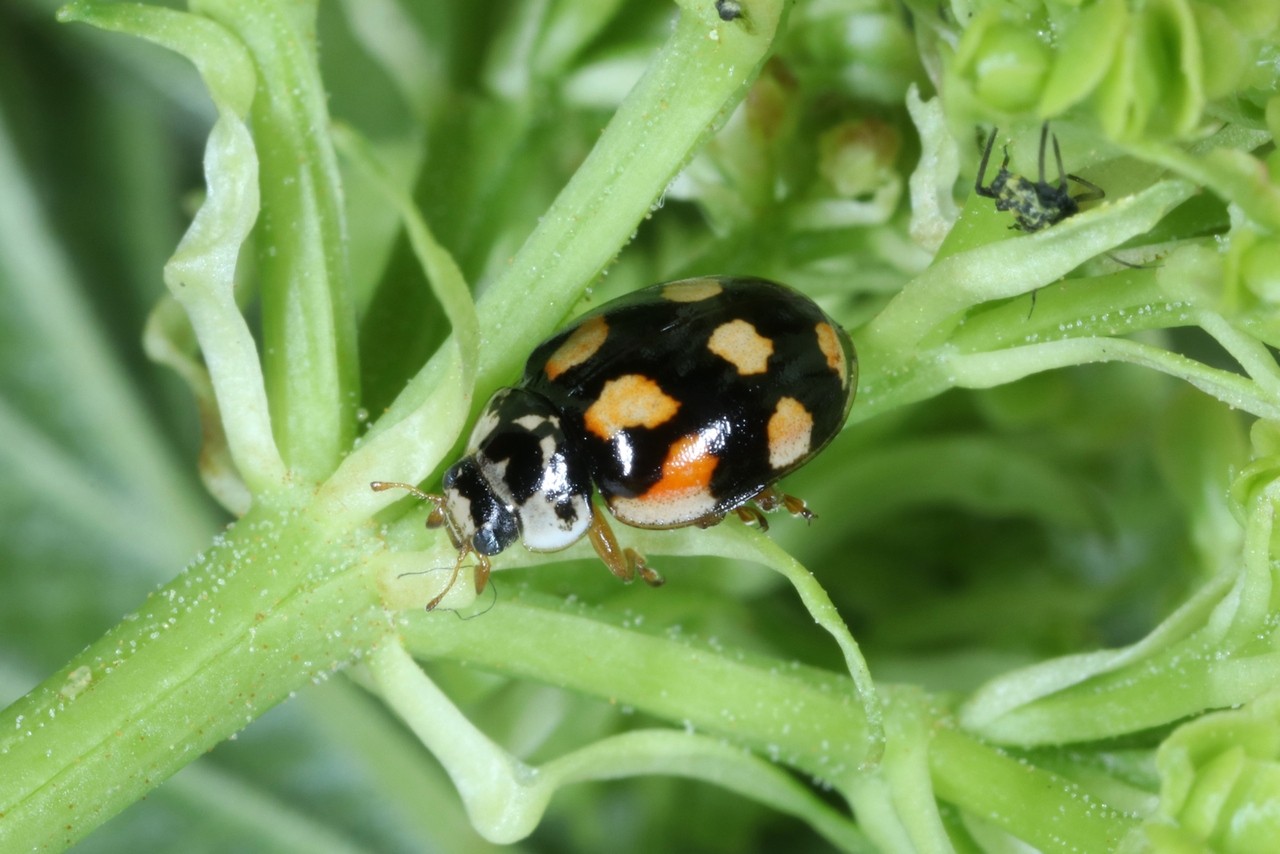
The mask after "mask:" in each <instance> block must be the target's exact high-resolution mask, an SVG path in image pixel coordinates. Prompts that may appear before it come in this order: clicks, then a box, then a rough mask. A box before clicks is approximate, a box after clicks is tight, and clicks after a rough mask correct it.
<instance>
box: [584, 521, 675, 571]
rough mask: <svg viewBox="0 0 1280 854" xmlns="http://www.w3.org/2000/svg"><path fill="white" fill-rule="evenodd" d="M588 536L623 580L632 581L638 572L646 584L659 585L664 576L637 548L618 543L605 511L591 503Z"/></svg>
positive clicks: (606, 563)
mask: <svg viewBox="0 0 1280 854" xmlns="http://www.w3.org/2000/svg"><path fill="white" fill-rule="evenodd" d="M587 537H588V538H589V539H590V540H591V545H592V547H593V548H594V549H595V550H596V554H597V555H599V556H600V560H602V561H604V565H605V566H607V567H609V571H610V572H612V573H613V574H614V575H616V576H617V577H618V578H620V579H622V580H623V581H630V580H631V579H633V578H635V577H636V575H637V574H638V575H639V576H640V577H641V578H642V579H643V580H644V583H645V584H648V585H649V586H650V587H658V586H660V585H661V584H662V583H663V578H662V576H661V575H659V574H658V571H657V570H655V569H654V568H653V567H651V566H649V565H648V564H647V563H645V562H644V558H643V557H641V555H640V553H639V552H637V551H636V550H635V549H631V548H627V549H624V548H622V547H621V546H619V545H618V538H617V537H615V536H614V535H613V528H611V527H609V521H608V520H607V519H605V517H604V513H603V512H602V511H601V510H600V508H599V507H597V506H596V505H595V504H592V505H591V526H590V527H589V528H587Z"/></svg>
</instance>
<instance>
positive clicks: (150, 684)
mask: <svg viewBox="0 0 1280 854" xmlns="http://www.w3.org/2000/svg"><path fill="white" fill-rule="evenodd" d="M376 545H377V541H376V540H375V539H373V538H372V537H370V536H367V535H356V536H347V537H338V536H337V534H336V532H335V531H333V530H332V529H329V528H326V527H325V526H323V525H318V524H316V523H315V522H314V520H311V519H308V518H307V517H306V516H304V515H301V514H299V513H297V512H296V511H295V510H294V509H293V508H290V507H286V508H278V509H272V508H267V507H265V506H263V505H259V506H256V507H255V508H254V509H253V510H251V511H250V512H249V514H248V515H246V516H245V517H244V518H243V519H242V520H241V521H240V522H238V523H237V524H236V525H235V526H234V527H233V528H232V529H230V530H229V531H228V532H227V533H226V534H225V536H223V537H222V538H220V540H219V541H218V543H217V544H216V545H215V546H214V547H213V548H212V549H210V550H209V551H208V552H207V553H206V554H204V555H203V556H202V557H201V558H200V559H198V560H197V561H196V562H195V563H194V564H193V565H192V566H191V567H189V568H188V569H187V571H186V572H184V573H183V574H182V575H180V576H178V577H177V578H176V579H175V580H174V581H173V582H171V583H170V584H168V585H167V586H166V587H164V588H162V589H161V590H159V591H157V592H156V593H155V594H154V595H152V596H151V597H150V598H149V599H148V600H147V601H146V602H145V603H144V604H143V607H142V608H141V609H140V610H139V611H138V612H137V613H136V614H134V615H132V616H130V617H128V618H126V619H125V620H124V621H123V622H121V623H120V624H119V625H118V626H116V628H115V629H113V630H112V631H111V632H109V633H108V634H107V635H106V636H104V637H103V638H102V639H101V640H99V641H98V642H96V643H95V644H93V645H92V646H90V647H89V648H88V649H86V650H85V651H84V652H83V653H81V654H80V655H78V656H76V657H75V658H74V659H72V660H71V661H70V662H69V663H68V664H67V665H66V666H65V667H64V668H63V669H62V670H61V671H59V672H58V673H56V674H54V675H53V676H52V677H50V678H49V679H47V680H46V681H45V682H44V683H43V684H41V685H40V686H39V687H37V688H36V689H35V690H33V691H32V692H31V693H30V694H28V695H27V696H26V697H24V698H23V699H21V700H19V701H18V702H16V703H14V704H13V705H12V706H10V707H9V708H8V709H6V710H4V712H3V713H0V732H2V733H3V736H0V759H2V761H3V764H4V769H5V772H4V774H3V775H0V850H5V851H18V850H22V851H27V850H34V849H37V848H43V847H49V848H55V849H58V848H62V847H65V846H67V845H70V844H72V843H73V842H75V841H76V840H77V839H80V838H81V837H83V836H84V835H85V834H86V833H88V832H89V831H90V830H92V829H93V828H94V827H96V826H97V825H98V824H100V823H101V822H103V821H105V820H106V819H107V818H109V817H111V816H112V815H114V814H115V813H117V812H119V811H120V810H122V809H123V808H125V807H126V806H128V805H129V804H131V803H133V802H134V801H136V800H138V799H139V798H141V797H142V796H143V795H145V794H146V793H147V792H148V791H150V790H151V789H152V788H153V787H155V786H156V785H158V784H159V783H161V782H162V781H163V780H164V779H165V778H167V777H168V776H169V775H170V774H172V773H173V772H175V771H176V770H178V769H179V768H181V767H182V766H183V765H185V764H187V763H188V762H190V761H192V760H193V759H195V758H196V757H198V756H200V755H202V754H204V753H205V752H207V751H208V750H210V749H211V748H212V747H213V746H214V745H216V744H217V743H218V742H220V741H222V740H223V739H225V738H227V737H229V736H230V735H232V734H233V733H235V732H236V731H237V730H239V729H240V728H242V727H244V726H245V725H247V724H248V723H250V722H251V721H253V720H254V719H255V718H256V717H258V716H259V715H260V714H262V713H263V712H264V711H266V710H267V709H268V708H270V707H271V706H273V705H275V704H276V703H278V702H280V701H281V700H283V699H284V698H285V697H287V696H288V695H289V693H290V692H292V691H294V690H296V689H297V688H298V687H299V686H300V685H302V684H304V683H305V682H306V681H308V680H311V679H317V678H323V677H324V676H325V675H327V674H329V673H331V672H333V671H334V670H336V669H337V668H339V667H341V666H343V665H345V664H346V663H347V662H348V661H350V660H351V659H352V658H353V657H355V656H357V655H359V651H360V650H364V649H368V648H369V647H370V646H371V645H373V644H374V643H376V642H377V640H378V639H379V638H380V637H382V636H383V635H384V634H385V633H386V632H388V631H390V621H389V620H388V617H387V615H386V613H385V612H384V611H383V610H382V609H381V607H380V605H379V602H378V598H377V594H376V589H375V587H374V585H373V584H371V583H370V582H369V580H368V578H369V573H367V572H364V571H363V567H364V559H365V558H366V557H367V556H368V554H369V553H370V552H371V551H372V549H373V548H374V547H375V546H376Z"/></svg>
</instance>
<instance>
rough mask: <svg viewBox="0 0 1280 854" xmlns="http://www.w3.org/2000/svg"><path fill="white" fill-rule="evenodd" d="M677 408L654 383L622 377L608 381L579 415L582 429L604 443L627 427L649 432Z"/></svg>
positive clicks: (634, 375) (640, 378)
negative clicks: (598, 394)
mask: <svg viewBox="0 0 1280 854" xmlns="http://www.w3.org/2000/svg"><path fill="white" fill-rule="evenodd" d="M679 408H680V401H678V400H676V399H675V398H673V397H669V396H668V395H667V394H666V393H665V392H664V391H663V390H662V389H661V388H660V387H659V386H658V384H657V383H656V382H654V381H653V380H651V379H649V378H648V377H646V376H643V375H641V374H626V375H624V376H621V377H618V378H617V379H616V380H609V382H607V383H605V384H604V388H603V389H601V390H600V397H598V398H596V402H595V403H593V404H591V406H590V407H588V408H587V411H586V413H585V414H584V415H583V423H584V425H585V426H586V428H587V429H588V430H589V431H591V432H592V433H594V434H595V435H597V436H599V437H600V438H601V439H604V440H605V441H606V442H607V441H609V440H610V439H612V438H613V437H614V436H615V435H617V434H618V433H620V432H621V431H623V430H626V429H627V428H628V427H647V428H648V429H650V430H652V429H653V428H654V427H657V426H659V425H661V424H665V423H666V422H667V421H669V420H670V419H671V417H672V416H673V415H675V414H676V410H677V409H679Z"/></svg>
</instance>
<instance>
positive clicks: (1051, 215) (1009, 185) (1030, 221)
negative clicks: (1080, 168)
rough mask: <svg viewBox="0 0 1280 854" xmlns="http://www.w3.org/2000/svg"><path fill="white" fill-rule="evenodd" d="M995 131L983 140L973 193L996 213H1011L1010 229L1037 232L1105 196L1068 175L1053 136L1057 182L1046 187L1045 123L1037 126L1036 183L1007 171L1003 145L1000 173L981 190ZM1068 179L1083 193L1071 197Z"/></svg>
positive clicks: (1046, 141) (1047, 145)
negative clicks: (987, 201) (988, 202)
mask: <svg viewBox="0 0 1280 854" xmlns="http://www.w3.org/2000/svg"><path fill="white" fill-rule="evenodd" d="M996 131H997V129H996V128H992V129H991V135H990V136H989V137H987V144H986V147H985V148H984V149H983V151H982V162H981V163H980V164H978V178H977V180H976V181H975V182H974V185H973V190H974V192H975V193H977V194H978V195H979V196H986V197H987V198H989V199H995V200H996V210H998V211H1013V216H1014V223H1013V225H1012V226H1011V227H1012V228H1016V229H1018V230H1019V231H1027V232H1032V231H1040V230H1041V229H1043V228H1048V227H1049V226H1051V225H1057V224H1058V223H1060V222H1062V221H1063V220H1064V219H1066V218H1067V217H1069V216H1074V215H1075V214H1077V213H1079V212H1080V203H1081V202H1092V201H1096V200H1097V199H1101V198H1103V197H1104V196H1105V195H1106V193H1104V192H1103V190H1102V188H1101V187H1099V186H1098V185H1097V184H1094V183H1092V182H1090V181H1086V180H1085V179H1083V178H1080V177H1078V176H1076V175H1072V174H1070V173H1068V172H1067V171H1066V170H1065V169H1063V168H1062V149H1060V148H1059V147H1058V137H1057V135H1056V134H1054V135H1053V157H1054V159H1055V160H1056V161H1057V162H1058V182H1057V183H1056V184H1050V183H1049V182H1048V181H1046V180H1045V176H1044V153H1045V149H1047V148H1048V147H1049V137H1050V134H1049V123H1048V122H1045V123H1044V124H1043V125H1042V126H1041V127H1040V172H1039V175H1040V177H1039V180H1037V181H1030V180H1028V179H1026V178H1024V177H1022V176H1021V175H1015V174H1014V173H1012V172H1010V171H1009V146H1007V145H1006V146H1005V147H1004V159H1003V160H1001V161H1000V171H999V172H998V173H996V176H995V177H994V178H992V179H991V183H990V184H988V185H986V186H985V187H984V186H983V185H982V182H983V181H984V180H985V179H986V177H987V162H988V161H989V160H990V158H991V148H992V146H994V145H995V142H996ZM1068 180H1070V181H1075V182H1076V183H1077V184H1079V185H1080V186H1081V187H1083V188H1084V189H1085V191H1086V192H1083V193H1081V194H1079V195H1078V196H1073V195H1071V192H1070V189H1069V185H1068V184H1067V181H1068Z"/></svg>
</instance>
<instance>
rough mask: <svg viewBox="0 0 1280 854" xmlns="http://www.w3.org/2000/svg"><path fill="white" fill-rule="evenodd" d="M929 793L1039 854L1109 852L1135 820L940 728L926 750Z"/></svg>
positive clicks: (1051, 777) (1057, 778) (1072, 787)
mask: <svg viewBox="0 0 1280 854" xmlns="http://www.w3.org/2000/svg"><path fill="white" fill-rule="evenodd" d="M929 767H930V770H931V771H932V773H933V784H934V790H935V792H936V793H937V796H938V797H939V798H941V799H943V800H945V801H949V802H950V803H953V804H955V805H956V806H958V807H961V808H962V809H964V810H966V811H968V812H970V813H972V814H973V815H975V816H978V817H980V818H983V819H985V820H987V821H990V822H992V823H993V824H996V825H997V826H999V827H1002V828H1003V829H1005V830H1006V831H1008V832H1009V833H1012V834H1013V835H1015V836H1017V837H1018V838H1019V839H1021V840H1024V841H1025V842H1027V843H1028V844H1030V845H1033V846H1035V847H1036V848H1037V849H1038V850H1040V851H1061V852H1069V851H1114V850H1115V848H1116V845H1117V844H1118V843H1119V842H1120V840H1121V839H1122V838H1123V837H1124V835H1125V834H1126V833H1128V832H1129V831H1130V830H1131V829H1132V828H1133V827H1135V826H1136V825H1137V820H1136V818H1135V817H1133V816H1128V815H1124V814H1122V813H1120V812H1119V811H1117V810H1115V809H1112V808H1111V807H1109V806H1107V805H1106V804H1105V803H1102V802H1100V801H1099V800H1097V799H1095V798H1092V797H1090V796H1089V795H1088V793H1087V792H1084V791H1082V790H1081V789H1080V787H1079V786H1078V785H1077V784H1075V783H1074V782H1072V781H1071V780H1068V779H1066V778H1064V777H1060V776H1058V775H1057V774H1054V773H1052V772H1049V771H1045V770H1043V769H1041V768H1037V767H1035V766H1034V765H1032V764H1030V763H1026V762H1021V761H1019V760H1018V759H1017V758H1015V757H1013V756H1008V755H1006V754H1004V753H1002V752H999V751H997V750H995V749H993V748H991V747H989V746H987V745H985V744H983V743H982V742H980V741H978V740H977V739H975V738H972V737H970V736H967V735H965V734H964V733H962V732H960V731H958V730H955V729H948V728H939V729H938V730H937V731H936V732H935V733H934V735H933V741H932V742H931V743H930V746H929Z"/></svg>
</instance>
